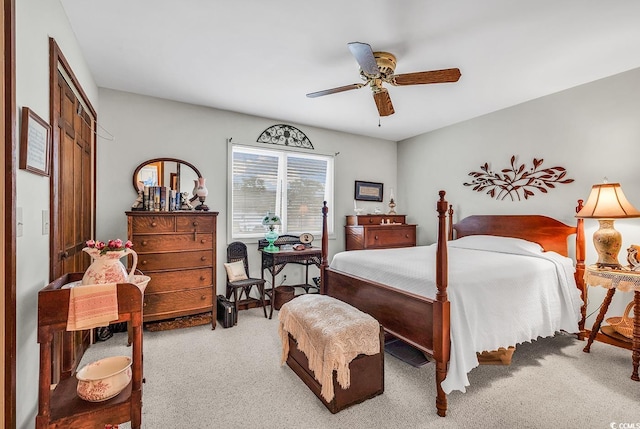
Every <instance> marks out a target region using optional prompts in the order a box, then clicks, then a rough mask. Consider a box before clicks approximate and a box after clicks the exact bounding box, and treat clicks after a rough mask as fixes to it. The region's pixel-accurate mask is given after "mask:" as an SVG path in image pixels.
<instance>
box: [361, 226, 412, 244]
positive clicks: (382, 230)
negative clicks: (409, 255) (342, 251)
mask: <svg viewBox="0 0 640 429" xmlns="http://www.w3.org/2000/svg"><path fill="white" fill-rule="evenodd" d="M415 245H416V226H415V225H403V226H397V225H396V226H389V227H386V226H385V227H383V226H381V227H379V228H371V229H368V230H367V231H366V234H365V248H367V249H374V248H379V247H409V246H415Z"/></svg>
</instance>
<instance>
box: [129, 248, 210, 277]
mask: <svg viewBox="0 0 640 429" xmlns="http://www.w3.org/2000/svg"><path fill="white" fill-rule="evenodd" d="M212 265H213V250H199V251H192V252H175V253H140V254H138V269H139V270H140V271H142V272H143V273H145V274H147V271H155V270H174V269H181V268H197V267H208V266H212Z"/></svg>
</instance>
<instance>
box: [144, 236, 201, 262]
mask: <svg viewBox="0 0 640 429" xmlns="http://www.w3.org/2000/svg"><path fill="white" fill-rule="evenodd" d="M132 241H133V243H134V249H135V251H136V252H138V258H140V257H143V256H142V255H141V254H144V253H150V252H171V251H176V250H205V249H211V248H213V234H197V233H191V234H164V235H163V234H157V235H135V234H134V235H133V240H132Z"/></svg>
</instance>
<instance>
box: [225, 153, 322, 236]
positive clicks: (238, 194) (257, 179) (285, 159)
mask: <svg viewBox="0 0 640 429" xmlns="http://www.w3.org/2000/svg"><path fill="white" fill-rule="evenodd" d="M231 154H232V155H231V156H232V162H231V164H232V178H231V180H232V186H231V219H232V226H231V235H232V238H234V239H235V238H255V237H259V238H262V237H263V236H264V233H265V229H264V227H263V226H262V218H263V217H264V216H265V214H266V213H267V212H272V213H275V214H277V215H278V216H280V219H281V222H282V225H281V226H280V231H279V232H280V233H281V234H294V235H297V234H300V233H303V232H311V233H314V234H317V235H318V238H319V234H320V233H321V232H322V202H323V201H327V204H329V205H330V206H331V205H332V204H331V203H332V202H333V157H331V156H326V155H315V154H306V153H299V152H291V151H287V152H285V151H281V150H271V149H259V148H255V147H249V146H238V145H233V146H232V151H231ZM331 219H332V217H329V219H327V221H328V227H329V233H333V222H332V221H331Z"/></svg>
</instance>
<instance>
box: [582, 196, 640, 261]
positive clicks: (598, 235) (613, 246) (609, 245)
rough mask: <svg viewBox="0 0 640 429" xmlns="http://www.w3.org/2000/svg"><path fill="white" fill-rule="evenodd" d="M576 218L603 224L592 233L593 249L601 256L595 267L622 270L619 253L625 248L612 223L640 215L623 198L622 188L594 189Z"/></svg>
mask: <svg viewBox="0 0 640 429" xmlns="http://www.w3.org/2000/svg"><path fill="white" fill-rule="evenodd" d="M576 217H578V218H585V219H598V222H599V223H600V228H599V229H598V230H597V231H596V232H594V233H593V245H594V247H595V248H596V251H597V252H598V262H596V265H597V266H598V267H599V268H604V267H609V268H620V263H619V262H618V253H619V252H620V247H621V246H622V235H621V234H620V233H619V232H618V231H616V230H615V229H614V228H613V221H614V219H622V218H630V217H640V212H639V211H638V210H637V209H636V208H635V207H633V206H632V205H631V203H630V202H629V201H628V200H627V198H626V197H625V196H624V193H623V192H622V188H621V187H620V184H619V183H600V184H597V185H593V187H592V188H591V194H589V198H588V199H587V202H586V204H585V205H584V207H583V208H582V210H580V211H579V212H578V214H576Z"/></svg>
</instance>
